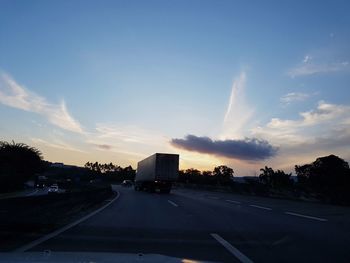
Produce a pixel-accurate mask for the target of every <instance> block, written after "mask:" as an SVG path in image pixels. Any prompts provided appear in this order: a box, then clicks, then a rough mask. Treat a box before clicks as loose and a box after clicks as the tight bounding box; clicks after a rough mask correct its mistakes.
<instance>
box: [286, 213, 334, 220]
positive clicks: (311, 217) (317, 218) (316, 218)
mask: <svg viewBox="0 0 350 263" xmlns="http://www.w3.org/2000/svg"><path fill="white" fill-rule="evenodd" d="M285 214H287V215H292V216H299V217H304V218H308V219H313V220H318V221H323V222H325V221H328V219H325V218H320V217H315V216H307V215H302V214H297V213H293V212H285Z"/></svg>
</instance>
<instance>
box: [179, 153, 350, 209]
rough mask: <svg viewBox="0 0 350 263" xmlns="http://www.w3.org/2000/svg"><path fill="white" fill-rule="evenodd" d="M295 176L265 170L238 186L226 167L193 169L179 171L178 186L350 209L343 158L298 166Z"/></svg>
mask: <svg viewBox="0 0 350 263" xmlns="http://www.w3.org/2000/svg"><path fill="white" fill-rule="evenodd" d="M295 173H296V175H297V177H296V180H293V177H292V174H291V173H285V172H284V171H282V170H274V169H273V168H271V167H267V166H265V167H264V168H261V169H260V175H259V176H256V177H249V176H247V177H244V181H243V182H242V181H241V182H238V181H237V180H235V178H234V176H233V174H234V171H233V170H232V169H231V168H229V167H227V166H219V167H215V168H214V170H213V171H202V172H201V171H199V170H197V169H194V168H191V169H187V170H181V171H179V180H178V182H179V183H180V185H182V186H185V187H197V188H204V189H208V190H225V191H232V192H238V193H243V194H253V195H262V196H270V197H278V198H290V199H296V200H309V201H321V202H326V203H334V204H341V205H350V169H349V164H348V163H347V162H346V161H344V160H343V159H341V158H340V157H338V156H335V155H329V156H325V157H319V158H317V159H316V160H315V161H314V162H312V163H310V164H303V165H295Z"/></svg>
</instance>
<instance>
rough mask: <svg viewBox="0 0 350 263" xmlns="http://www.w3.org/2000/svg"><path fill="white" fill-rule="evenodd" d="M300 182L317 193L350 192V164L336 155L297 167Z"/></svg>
mask: <svg viewBox="0 0 350 263" xmlns="http://www.w3.org/2000/svg"><path fill="white" fill-rule="evenodd" d="M295 172H296V174H297V176H298V182H299V183H300V184H304V185H306V186H308V187H310V188H313V189H315V190H317V191H322V192H329V191H334V190H335V189H338V190H345V189H348V190H350V189H349V188H350V169H349V164H348V163H347V162H346V161H344V160H343V159H341V158H339V157H338V156H335V155H329V156H325V157H319V158H317V159H316V161H314V162H313V163H311V164H305V165H301V166H299V165H296V166H295Z"/></svg>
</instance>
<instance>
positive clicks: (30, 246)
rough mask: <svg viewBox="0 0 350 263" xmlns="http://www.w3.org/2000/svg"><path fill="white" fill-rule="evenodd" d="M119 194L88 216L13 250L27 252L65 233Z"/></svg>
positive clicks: (103, 207) (96, 211) (97, 211)
mask: <svg viewBox="0 0 350 263" xmlns="http://www.w3.org/2000/svg"><path fill="white" fill-rule="evenodd" d="M119 196H120V194H119V192H117V196H116V197H115V198H113V199H112V200H111V201H110V202H109V203H107V204H105V205H104V206H102V207H100V208H98V209H96V210H95V211H93V212H92V213H90V214H88V215H86V216H84V217H82V218H80V219H78V220H76V221H75V222H73V223H70V224H68V225H66V226H64V227H62V228H60V229H57V230H56V231H54V232H52V233H50V234H48V235H45V236H43V237H41V238H39V239H37V240H34V241H32V242H30V243H29V244H27V245H24V246H22V247H19V248H17V249H15V250H14V251H13V252H25V251H27V250H29V249H32V248H33V247H35V246H37V245H39V244H41V243H43V242H45V241H47V240H49V239H51V238H53V237H56V236H58V235H59V234H61V233H63V232H64V231H67V230H68V229H70V228H72V227H74V226H76V225H78V224H80V223H82V222H83V221H85V220H87V219H89V218H90V217H92V216H94V215H96V214H97V213H99V212H101V211H102V210H103V209H105V208H106V207H107V206H109V205H110V204H112V203H113V202H114V201H115V200H117V199H118V198H119Z"/></svg>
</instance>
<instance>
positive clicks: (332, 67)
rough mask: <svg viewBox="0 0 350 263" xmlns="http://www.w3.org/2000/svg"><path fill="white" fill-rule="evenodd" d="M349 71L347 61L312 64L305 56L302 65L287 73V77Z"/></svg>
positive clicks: (309, 58)
mask: <svg viewBox="0 0 350 263" xmlns="http://www.w3.org/2000/svg"><path fill="white" fill-rule="evenodd" d="M346 70H350V67H349V62H348V61H340V62H328V63H327V62H321V63H317V62H313V61H311V57H309V56H305V58H304V60H303V63H301V64H299V65H297V66H296V67H294V68H292V69H290V70H289V71H288V75H289V76H290V77H292V78H294V77H299V76H308V75H314V74H321V73H331V72H339V71H346Z"/></svg>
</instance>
